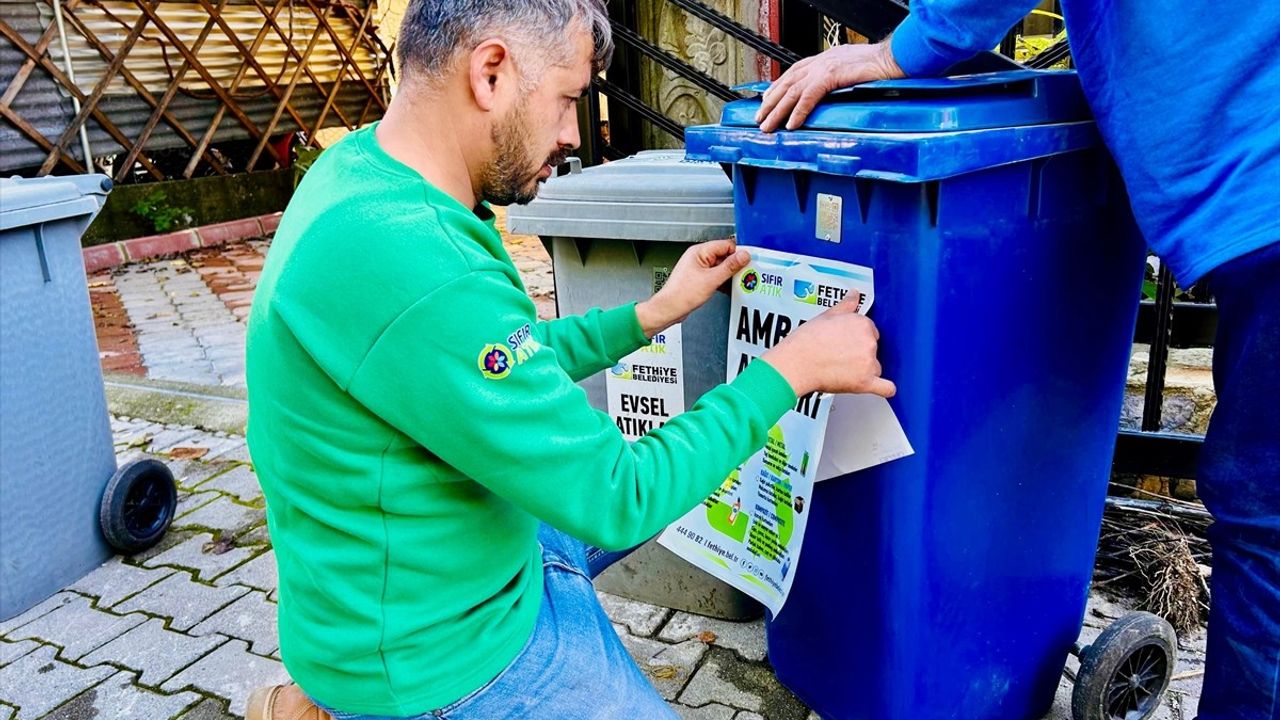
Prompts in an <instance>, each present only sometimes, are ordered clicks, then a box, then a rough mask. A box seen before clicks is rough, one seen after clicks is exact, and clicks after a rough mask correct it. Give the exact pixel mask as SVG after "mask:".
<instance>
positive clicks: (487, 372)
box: [478, 343, 512, 380]
mask: <svg viewBox="0 0 1280 720" xmlns="http://www.w3.org/2000/svg"><path fill="white" fill-rule="evenodd" d="M478 364H479V366H480V374H481V375H484V376H485V377H486V378H488V379H489V380H501V379H503V378H505V377H506V376H508V375H510V374H511V364H512V361H511V350H509V349H508V348H507V346H506V345H502V344H500V343H497V344H489V345H485V346H484V349H483V350H481V351H480V359H479V363H478Z"/></svg>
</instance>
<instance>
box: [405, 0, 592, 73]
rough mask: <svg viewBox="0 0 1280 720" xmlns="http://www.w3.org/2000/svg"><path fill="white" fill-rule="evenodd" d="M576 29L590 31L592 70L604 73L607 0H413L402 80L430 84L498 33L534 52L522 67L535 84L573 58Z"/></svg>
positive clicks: (408, 13) (408, 12) (523, 60)
mask: <svg viewBox="0 0 1280 720" xmlns="http://www.w3.org/2000/svg"><path fill="white" fill-rule="evenodd" d="M574 28H577V29H580V30H586V31H588V32H590V33H591V38H592V44H593V48H592V53H591V65H592V68H591V69H592V73H593V74H595V73H598V72H600V71H601V70H603V69H604V68H605V67H607V66H608V65H609V60H610V58H611V57H612V56H613V33H612V31H611V30H610V28H609V14H608V11H606V9H605V6H604V0H411V1H410V3H409V7H408V9H407V10H406V11H405V15H404V20H403V23H402V24H401V26H400V34H399V37H398V39H397V47H396V55H397V58H396V60H397V68H398V69H399V70H400V74H401V76H402V77H401V80H402V81H403V80H409V81H413V80H416V79H418V78H421V79H423V80H426V81H427V82H428V83H430V82H432V81H434V80H436V79H439V78H440V77H441V76H442V75H443V74H444V73H445V71H446V70H447V69H448V68H449V66H450V65H452V63H453V62H454V60H455V59H456V58H457V56H458V55H459V54H460V53H463V52H470V51H471V50H473V49H474V48H475V47H476V46H477V45H479V44H480V43H482V42H484V41H485V40H487V39H489V38H493V37H499V38H502V39H503V40H506V41H507V42H509V43H511V44H513V45H515V46H518V47H522V48H529V49H530V50H532V51H533V52H532V53H529V55H532V58H530V57H521V58H520V60H521V63H522V64H521V67H520V69H521V71H522V72H523V73H524V74H525V75H526V80H529V81H531V82H533V83H536V80H537V78H538V76H540V75H541V74H542V72H543V70H545V69H546V64H547V63H555V64H567V63H568V62H570V61H571V56H570V53H571V52H572V50H571V49H572V47H573V46H572V44H570V43H569V42H567V41H568V36H569V31H570V30H571V29H574ZM540 64H541V67H539V66H538V65H540ZM530 76H532V77H530Z"/></svg>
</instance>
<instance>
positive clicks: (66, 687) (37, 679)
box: [0, 645, 116, 720]
mask: <svg viewBox="0 0 1280 720" xmlns="http://www.w3.org/2000/svg"><path fill="white" fill-rule="evenodd" d="M56 653H57V649H56V648H54V647H53V646H52V645H41V646H40V647H39V648H36V649H35V650H34V651H33V652H30V653H28V654H26V655H24V656H23V657H21V658H18V659H17V660H15V661H14V662H11V663H9V664H8V665H5V666H4V667H3V668H0V700H3V701H4V702H6V703H9V704H11V705H14V706H15V707H18V708H20V709H21V718H22V720H26V719H27V718H30V720H35V719H36V718H39V717H40V716H42V715H44V714H45V713H47V712H49V711H50V710H52V709H54V708H56V707H58V706H59V705H61V704H62V703H64V702H66V701H68V700H70V699H71V698H73V697H75V696H76V695H79V694H80V693H82V692H84V691H85V689H87V688H90V687H92V686H94V685H97V684H98V683H100V682H102V681H103V680H105V679H106V678H108V677H110V676H112V675H114V674H115V672H116V670H115V668H111V667H94V668H88V669H85V668H81V667H77V666H75V665H72V664H71V663H67V662H63V661H62V660H59V659H58V658H57V657H55V654H56Z"/></svg>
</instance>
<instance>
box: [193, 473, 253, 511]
mask: <svg viewBox="0 0 1280 720" xmlns="http://www.w3.org/2000/svg"><path fill="white" fill-rule="evenodd" d="M198 489H199V490H201V491H206V490H217V491H219V492H224V493H228V494H230V495H235V496H236V498H237V499H239V500H241V501H242V502H252V501H254V500H258V499H260V498H261V497H262V486H261V485H259V484H258V476H257V475H256V474H254V472H253V468H251V467H249V466H248V465H238V466H236V467H233V468H231V469H230V470H228V471H227V472H225V473H223V474H221V475H218V476H216V477H213V478H210V479H209V480H207V481H205V482H203V483H200V485H199V486H198Z"/></svg>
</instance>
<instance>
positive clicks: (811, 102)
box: [756, 38, 906, 132]
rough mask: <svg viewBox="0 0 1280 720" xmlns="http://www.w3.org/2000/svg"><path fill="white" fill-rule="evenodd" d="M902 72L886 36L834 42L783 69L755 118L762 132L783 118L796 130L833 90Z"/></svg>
mask: <svg viewBox="0 0 1280 720" xmlns="http://www.w3.org/2000/svg"><path fill="white" fill-rule="evenodd" d="M905 76H906V73H904V72H902V68H900V67H898V63H897V61H895V60H894V59H893V50H892V48H891V47H890V46H889V40H888V38H886V39H884V40H882V41H880V42H878V43H876V44H874V45H837V46H835V47H833V48H831V49H830V50H827V51H826V52H824V53H822V54H821V55H815V56H813V57H809V58H805V59H803V60H801V61H800V62H798V63H796V64H795V65H792V66H791V67H790V68H788V69H787V71H786V72H784V73H782V77H780V78H778V79H777V81H776V82H774V83H773V84H772V85H770V86H769V89H768V90H766V91H765V93H764V97H763V98H761V100H760V111H759V112H758V113H756V122H757V123H759V124H760V129H761V130H763V131H765V132H773V131H774V130H777V129H778V128H779V127H781V126H782V124H783V121H784V120H785V121H786V127H787V129H788V130H795V129H796V128H798V127H800V126H801V125H804V121H805V119H806V118H808V117H809V113H811V112H813V109H814V108H815V107H817V106H818V103H819V102H821V101H822V98H824V97H826V95H827V93H829V92H831V91H833V90H839V89H840V88H845V87H849V86H850V85H857V84H858V83H864V82H869V81H871V80H894V79H896V78H900V77H905ZM788 115H789V116H790V118H788Z"/></svg>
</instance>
